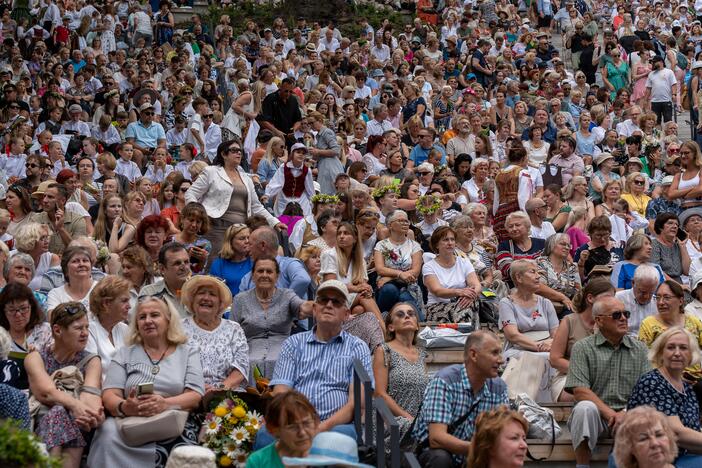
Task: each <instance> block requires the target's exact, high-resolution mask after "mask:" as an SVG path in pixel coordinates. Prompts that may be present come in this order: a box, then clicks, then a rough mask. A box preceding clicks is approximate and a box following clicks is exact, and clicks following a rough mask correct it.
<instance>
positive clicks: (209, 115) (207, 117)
mask: <svg viewBox="0 0 702 468" xmlns="http://www.w3.org/2000/svg"><path fill="white" fill-rule="evenodd" d="M213 116H214V114H205V115H203V116H202V118H203V119H211V118H212V117H213Z"/></svg>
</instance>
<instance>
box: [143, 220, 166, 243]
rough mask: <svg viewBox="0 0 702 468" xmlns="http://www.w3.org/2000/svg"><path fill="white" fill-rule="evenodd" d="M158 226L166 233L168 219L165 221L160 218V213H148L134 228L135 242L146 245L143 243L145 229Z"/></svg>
mask: <svg viewBox="0 0 702 468" xmlns="http://www.w3.org/2000/svg"><path fill="white" fill-rule="evenodd" d="M158 228H162V229H163V230H164V231H165V232H166V233H168V221H166V219H165V218H162V217H161V216H160V215H155V214H154V215H149V216H147V217H145V218H144V219H142V220H141V222H140V223H139V225H138V226H137V229H136V240H137V244H138V245H140V246H142V247H146V246H145V245H144V236H145V235H146V230H147V229H158Z"/></svg>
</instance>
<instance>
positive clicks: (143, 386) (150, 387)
mask: <svg viewBox="0 0 702 468" xmlns="http://www.w3.org/2000/svg"><path fill="white" fill-rule="evenodd" d="M152 393H154V383H153V382H147V383H140V384H138V385H137V396H141V395H150V394H152Z"/></svg>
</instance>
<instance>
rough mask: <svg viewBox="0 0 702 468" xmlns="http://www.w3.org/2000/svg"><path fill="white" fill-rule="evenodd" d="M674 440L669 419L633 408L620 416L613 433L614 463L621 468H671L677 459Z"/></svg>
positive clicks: (645, 408) (656, 413)
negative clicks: (617, 425)
mask: <svg viewBox="0 0 702 468" xmlns="http://www.w3.org/2000/svg"><path fill="white" fill-rule="evenodd" d="M676 440H677V437H676V435H675V431H674V430H673V428H672V427H671V422H670V418H666V417H665V415H663V414H662V413H660V412H659V411H657V410H655V409H653V408H651V407H648V406H642V407H640V408H636V409H634V410H632V411H629V412H627V413H626V414H625V415H624V418H623V419H622V422H621V424H620V425H619V428H618V429H617V434H616V437H615V439H614V461H615V462H616V466H619V467H621V468H638V467H643V466H645V467H648V468H668V467H671V466H673V461H674V460H675V457H677V455H678V446H677V444H676ZM676 466H682V465H676ZM685 466H687V465H685ZM690 466H695V465H690Z"/></svg>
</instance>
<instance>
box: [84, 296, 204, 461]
mask: <svg viewBox="0 0 702 468" xmlns="http://www.w3.org/2000/svg"><path fill="white" fill-rule="evenodd" d="M180 323H181V321H180V317H179V316H178V313H177V312H176V311H174V310H171V309H170V308H169V307H168V305H167V304H166V302H165V301H164V300H163V299H161V298H158V297H152V296H147V297H144V298H143V299H142V300H141V301H140V302H139V303H138V305H137V308H136V311H135V313H134V315H133V316H132V317H131V319H130V321H129V336H128V338H127V340H128V343H131V344H130V345H128V346H124V347H122V348H120V349H118V350H117V352H116V353H115V355H114V356H113V358H112V362H111V363H110V367H109V368H108V371H107V377H106V378H105V382H104V384H103V392H102V400H103V403H104V405H105V409H106V410H107V412H109V414H110V415H112V417H108V418H107V419H106V420H105V423H104V424H103V425H102V426H101V427H100V429H99V430H98V431H97V432H96V433H95V436H94V438H93V442H92V445H91V446H90V454H89V455H88V466H110V465H112V464H114V462H115V460H120V463H121V464H123V465H124V466H157V467H163V466H165V464H166V460H167V458H168V454H169V452H170V450H171V449H172V448H173V447H175V446H177V445H192V444H196V443H197V441H196V440H195V438H196V434H197V432H198V428H197V426H196V424H195V422H194V421H193V420H192V418H189V419H188V422H187V423H186V424H185V430H184V431H183V433H182V435H180V436H178V437H176V438H171V439H169V440H166V441H157V442H148V443H146V444H144V445H141V446H137V447H133V446H130V445H127V443H125V441H124V440H123V439H122V436H121V435H120V431H119V429H118V427H117V418H124V417H129V416H143V417H149V416H155V415H158V414H161V413H162V412H163V411H166V410H168V409H171V408H173V407H177V408H179V409H181V410H183V411H192V410H195V409H196V408H197V407H198V405H199V404H200V400H201V399H202V395H203V394H204V393H205V382H204V380H203V377H202V367H201V366H200V356H199V353H198V351H197V349H195V348H193V347H190V346H188V344H187V340H188V337H187V336H186V335H185V333H183V329H182V327H181V324H180ZM86 328H87V323H86ZM145 382H149V383H150V382H153V384H154V391H153V393H152V394H145V395H140V396H137V395H136V386H137V385H138V384H140V383H145Z"/></svg>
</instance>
